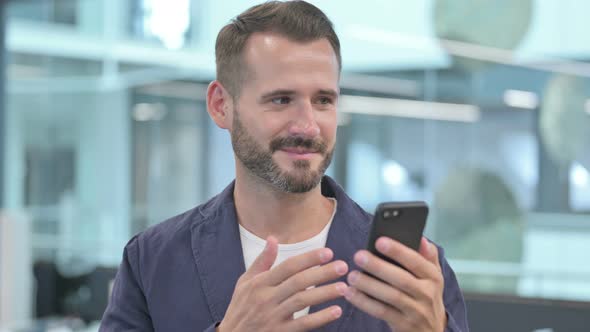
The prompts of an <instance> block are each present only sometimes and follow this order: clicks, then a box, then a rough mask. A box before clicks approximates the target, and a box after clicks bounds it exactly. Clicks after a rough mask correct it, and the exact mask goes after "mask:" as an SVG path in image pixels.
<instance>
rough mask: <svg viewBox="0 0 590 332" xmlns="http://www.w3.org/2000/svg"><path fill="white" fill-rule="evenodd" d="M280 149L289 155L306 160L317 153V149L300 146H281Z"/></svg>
mask: <svg viewBox="0 0 590 332" xmlns="http://www.w3.org/2000/svg"><path fill="white" fill-rule="evenodd" d="M280 151H282V152H284V153H286V154H287V155H288V156H289V157H291V158H294V159H298V160H308V159H311V158H312V157H313V156H315V155H317V154H318V151H317V150H313V149H306V148H302V147H289V148H282V149H280Z"/></svg>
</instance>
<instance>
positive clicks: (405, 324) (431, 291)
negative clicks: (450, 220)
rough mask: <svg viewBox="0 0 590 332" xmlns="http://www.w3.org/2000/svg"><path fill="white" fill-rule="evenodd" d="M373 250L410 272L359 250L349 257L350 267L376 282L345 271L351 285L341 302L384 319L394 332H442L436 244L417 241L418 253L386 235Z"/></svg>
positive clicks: (443, 321)
mask: <svg viewBox="0 0 590 332" xmlns="http://www.w3.org/2000/svg"><path fill="white" fill-rule="evenodd" d="M375 246H376V248H377V250H379V252H380V253H382V254H383V255H385V256H386V257H389V258H391V259H393V260H395V261H396V262H399V263H400V264H401V265H402V266H404V267H405V268H406V269H408V271H409V272H408V271H406V270H404V269H402V268H400V267H398V266H396V265H394V264H391V263H389V262H387V261H384V260H383V259H381V258H379V257H377V256H375V255H373V254H371V253H370V252H368V251H366V250H361V251H359V252H357V253H356V254H355V256H354V261H355V263H356V264H357V265H358V266H360V267H362V268H363V269H364V270H365V271H366V272H368V273H370V274H372V275H373V276H375V277H377V278H379V279H380V280H379V279H376V278H374V277H372V276H369V275H367V274H365V273H361V272H359V271H353V272H351V273H349V274H348V283H349V284H350V286H351V287H350V288H349V290H348V291H347V293H346V299H347V300H348V301H349V302H350V303H352V304H353V305H354V306H356V307H357V308H359V309H361V310H363V311H365V312H366V313H368V314H370V315H372V316H374V317H377V318H379V319H382V320H384V321H386V322H387V324H388V325H389V327H390V328H391V329H392V330H395V331H396V332H403V331H437V332H442V331H443V330H444V329H445V327H446V325H447V317H446V311H445V307H444V304H443V299H442V296H443V288H444V278H443V276H442V272H441V268H440V264H439V262H438V249H437V248H436V246H435V245H433V244H431V243H429V242H428V240H426V238H422V242H421V243H420V252H419V253H418V252H415V251H414V250H412V249H410V248H408V247H406V246H404V245H402V244H401V243H399V242H397V241H394V240H392V239H390V238H387V237H381V238H379V239H378V240H377V242H376V245H375ZM377 300H378V301H377Z"/></svg>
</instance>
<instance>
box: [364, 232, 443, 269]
mask: <svg viewBox="0 0 590 332" xmlns="http://www.w3.org/2000/svg"><path fill="white" fill-rule="evenodd" d="M375 247H376V248H377V250H378V251H379V252H380V253H382V254H383V255H385V256H386V257H389V258H391V259H393V260H394V261H396V262H398V263H400V264H401V265H402V266H403V267H405V268H406V269H408V271H410V272H411V273H412V274H413V275H415V276H416V277H418V278H420V279H429V278H432V277H434V276H436V275H437V274H438V270H437V269H436V266H435V265H433V264H431V263H430V262H429V261H428V260H427V259H425V258H424V257H422V255H420V253H418V252H416V251H415V250H412V249H411V248H408V247H406V246H404V245H403V244H401V243H399V242H398V241H395V240H392V239H391V238H388V237H384V236H383V237H380V238H379V239H377V243H375Z"/></svg>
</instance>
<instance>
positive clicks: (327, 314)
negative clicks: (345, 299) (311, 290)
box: [284, 305, 342, 332]
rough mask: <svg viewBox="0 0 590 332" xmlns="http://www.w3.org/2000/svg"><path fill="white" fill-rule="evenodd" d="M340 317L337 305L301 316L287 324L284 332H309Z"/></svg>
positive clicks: (340, 310)
mask: <svg viewBox="0 0 590 332" xmlns="http://www.w3.org/2000/svg"><path fill="white" fill-rule="evenodd" d="M340 316H342V308H340V307H339V306H337V305H334V306H331V307H328V308H326V309H323V310H320V311H318V312H314V313H312V314H309V315H305V316H301V317H299V318H297V319H294V320H292V321H290V322H289V323H287V325H286V326H285V329H284V331H297V332H299V331H310V330H315V329H317V328H320V327H322V326H324V325H326V324H328V323H331V322H333V321H335V320H336V319H338V318H340Z"/></svg>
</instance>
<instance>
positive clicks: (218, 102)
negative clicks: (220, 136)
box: [207, 80, 233, 129]
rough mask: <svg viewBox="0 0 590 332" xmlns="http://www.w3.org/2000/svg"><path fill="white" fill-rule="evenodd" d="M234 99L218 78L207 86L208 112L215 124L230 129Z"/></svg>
mask: <svg viewBox="0 0 590 332" xmlns="http://www.w3.org/2000/svg"><path fill="white" fill-rule="evenodd" d="M232 110H233V100H232V98H231V96H230V95H229V93H228V92H227V90H226V89H225V88H224V87H223V85H221V83H220V82H219V81H217V80H215V81H213V82H211V83H210V84H209V87H208V88H207V112H208V113H209V116H210V117H211V119H213V121H215V124H217V126H219V128H222V129H229V128H230V127H231V121H232Z"/></svg>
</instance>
